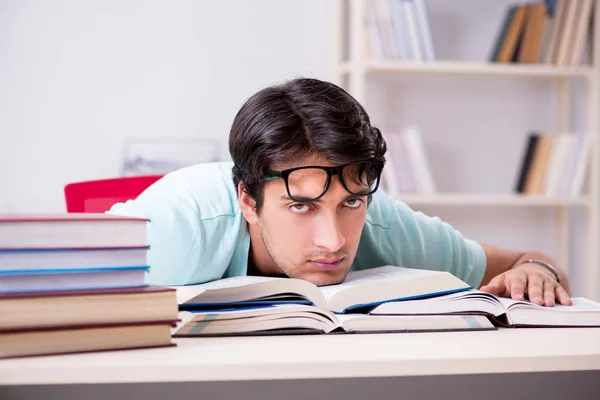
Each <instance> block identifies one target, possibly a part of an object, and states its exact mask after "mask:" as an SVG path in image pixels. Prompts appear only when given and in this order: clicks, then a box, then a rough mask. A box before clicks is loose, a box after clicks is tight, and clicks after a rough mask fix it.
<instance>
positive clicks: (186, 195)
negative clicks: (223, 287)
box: [108, 173, 231, 286]
mask: <svg viewBox="0 0 600 400" xmlns="http://www.w3.org/2000/svg"><path fill="white" fill-rule="evenodd" d="M193 190H194V189H193V187H190V185H189V184H188V183H187V180H186V179H184V178H182V174H181V173H173V174H169V175H166V176H165V177H163V178H162V179H160V180H159V181H157V182H156V183H154V184H153V185H152V186H150V187H149V188H148V189H146V190H145V191H144V192H143V193H142V194H141V195H139V196H138V197H137V198H136V199H135V200H128V201H127V202H125V203H117V204H115V205H114V206H113V207H112V208H111V209H110V211H108V213H110V214H117V215H125V216H132V217H141V218H148V219H149V220H150V222H149V223H148V227H147V228H148V231H147V243H148V244H149V245H150V249H149V251H148V253H147V263H148V264H149V265H150V271H149V274H148V275H147V279H146V281H147V283H149V284H155V285H173V286H175V285H186V284H196V283H203V282H208V281H211V280H215V279H220V278H221V277H222V276H223V274H224V272H225V270H226V269H227V265H228V262H229V259H230V258H231V257H230V255H228V254H221V252H220V251H219V245H218V243H213V242H216V241H218V238H217V237H216V236H215V235H212V234H210V233H211V232H207V229H210V228H211V227H210V224H211V223H212V224H215V223H217V222H218V221H216V220H214V221H209V222H207V223H205V222H204V221H202V220H201V218H200V217H201V215H200V211H199V205H198V203H197V201H196V199H195V196H194V192H193ZM207 225H208V226H207ZM226 248H227V246H223V248H222V249H223V252H224V251H225V249H226Z"/></svg>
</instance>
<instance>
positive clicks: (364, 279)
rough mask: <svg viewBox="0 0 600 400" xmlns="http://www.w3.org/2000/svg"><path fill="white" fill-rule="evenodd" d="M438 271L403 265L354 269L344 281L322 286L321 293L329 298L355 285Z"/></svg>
mask: <svg viewBox="0 0 600 400" xmlns="http://www.w3.org/2000/svg"><path fill="white" fill-rule="evenodd" d="M436 273H438V272H435V271H427V270H420V269H411V268H403V267H393V266H385V267H379V268H371V269H365V270H362V271H352V272H350V273H349V274H348V276H347V277H346V279H345V280H344V282H342V283H340V284H338V285H330V286H321V287H320V288H319V289H321V293H323V295H324V296H325V299H327V300H329V299H330V298H332V297H333V296H334V295H335V294H336V293H339V292H341V291H343V290H346V289H348V288H350V287H353V286H359V285H365V284H368V283H377V282H382V281H389V280H393V279H406V280H408V279H411V278H417V277H422V276H427V275H435V274H436Z"/></svg>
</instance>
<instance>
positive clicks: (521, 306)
mask: <svg viewBox="0 0 600 400" xmlns="http://www.w3.org/2000/svg"><path fill="white" fill-rule="evenodd" d="M500 301H501V302H502V303H503V304H504V305H505V307H506V308H507V310H508V312H507V317H508V322H509V323H510V324H512V325H523V326H600V304H598V303H596V302H594V301H591V300H588V299H584V298H581V297H573V298H571V301H572V302H573V305H571V306H563V305H561V304H556V305H555V306H554V307H544V306H539V305H537V304H532V303H530V302H529V301H515V300H511V299H505V298H501V299H500Z"/></svg>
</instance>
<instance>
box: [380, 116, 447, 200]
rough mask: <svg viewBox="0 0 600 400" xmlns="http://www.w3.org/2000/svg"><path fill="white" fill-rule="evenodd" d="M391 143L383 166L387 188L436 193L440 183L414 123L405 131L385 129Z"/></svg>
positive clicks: (395, 191) (393, 190)
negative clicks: (432, 170)
mask: <svg viewBox="0 0 600 400" xmlns="http://www.w3.org/2000/svg"><path fill="white" fill-rule="evenodd" d="M382 135H383V137H384V138H385V141H386V143H387V146H388V152H387V155H386V166H385V167H384V169H383V175H382V178H383V189H384V190H385V191H386V192H388V193H389V194H390V195H392V196H393V195H397V194H400V193H420V194H428V195H431V194H434V193H436V185H435V181H434V179H433V174H432V172H431V166H430V164H429V159H428V157H427V153H426V150H425V144H424V142H423V139H422V135H421V133H420V131H419V130H418V129H417V128H416V127H414V126H408V127H406V128H405V129H404V130H403V131H402V132H399V133H396V132H393V131H385V130H384V131H382Z"/></svg>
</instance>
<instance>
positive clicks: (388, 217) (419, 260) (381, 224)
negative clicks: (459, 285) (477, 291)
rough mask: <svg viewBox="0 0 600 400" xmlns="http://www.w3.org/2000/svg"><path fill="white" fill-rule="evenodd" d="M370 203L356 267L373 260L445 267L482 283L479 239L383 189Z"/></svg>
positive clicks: (471, 281) (482, 257)
mask: <svg viewBox="0 0 600 400" xmlns="http://www.w3.org/2000/svg"><path fill="white" fill-rule="evenodd" d="M369 207H370V209H369V213H368V217H367V222H366V223H365V228H364V229H363V236H362V237H361V243H360V247H359V252H362V254H361V256H360V260H359V264H361V265H358V268H363V267H364V264H365V263H368V262H375V263H377V264H379V265H385V264H390V265H398V266H403V267H408V268H420V269H430V270H439V271H448V272H450V273H452V274H453V275H455V276H457V277H458V278H460V279H462V280H463V281H465V282H467V283H468V284H469V285H471V286H473V287H478V286H479V285H480V284H481V281H482V279H483V275H484V274H485V270H486V256H485V251H484V250H483V248H482V247H481V245H480V244H479V243H477V242H476V241H474V240H471V239H468V238H465V237H464V236H463V235H462V234H461V233H460V232H459V231H458V230H456V229H454V228H453V227H452V226H451V225H450V224H448V223H447V222H444V221H442V220H441V219H440V218H438V217H431V216H428V215H426V214H424V213H422V212H419V211H414V210H412V209H411V208H410V207H409V206H408V205H406V204H405V203H403V202H401V201H396V200H394V199H392V198H390V197H388V196H387V195H386V194H385V193H383V192H377V193H376V194H375V195H374V197H373V202H372V203H371V205H370V206H369ZM374 266H376V265H374Z"/></svg>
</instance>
